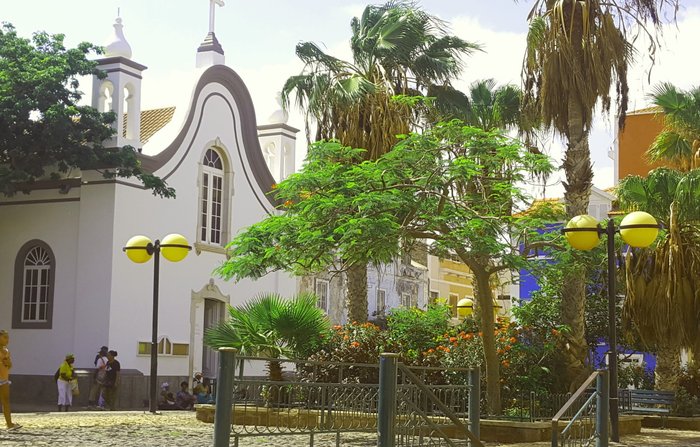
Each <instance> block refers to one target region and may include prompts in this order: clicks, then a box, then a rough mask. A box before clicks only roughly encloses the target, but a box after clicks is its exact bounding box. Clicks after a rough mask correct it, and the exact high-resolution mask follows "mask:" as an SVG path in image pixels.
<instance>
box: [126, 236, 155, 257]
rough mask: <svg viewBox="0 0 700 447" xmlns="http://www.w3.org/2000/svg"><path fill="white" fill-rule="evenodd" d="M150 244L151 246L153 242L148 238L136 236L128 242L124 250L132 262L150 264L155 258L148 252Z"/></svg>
mask: <svg viewBox="0 0 700 447" xmlns="http://www.w3.org/2000/svg"><path fill="white" fill-rule="evenodd" d="M149 244H151V240H150V239H149V238H147V237H146V236H134V237H132V238H131V239H129V240H128V241H127V242H126V246H124V248H123V250H124V251H125V252H126V256H127V257H128V258H129V259H130V260H131V261H132V262H135V263H137V264H143V263H144V262H148V261H149V260H150V259H151V257H152V256H153V254H152V253H149V252H148V249H147V247H148V245H149Z"/></svg>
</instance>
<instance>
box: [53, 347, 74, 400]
mask: <svg viewBox="0 0 700 447" xmlns="http://www.w3.org/2000/svg"><path fill="white" fill-rule="evenodd" d="M73 363H75V356H74V355H73V354H67V355H66V359H65V360H64V361H63V363H61V366H60V367H59V368H58V371H57V373H58V380H56V386H57V388H58V411H62V409H64V408H65V411H68V409H69V408H70V406H71V405H72V404H73V387H72V386H71V382H72V381H73V379H75V368H74V367H73Z"/></svg>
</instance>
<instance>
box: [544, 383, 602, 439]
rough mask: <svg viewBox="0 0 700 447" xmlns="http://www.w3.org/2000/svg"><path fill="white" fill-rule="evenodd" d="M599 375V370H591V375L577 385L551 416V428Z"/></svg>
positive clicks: (555, 425) (553, 427) (554, 426)
mask: <svg viewBox="0 0 700 447" xmlns="http://www.w3.org/2000/svg"><path fill="white" fill-rule="evenodd" d="M599 375H600V371H593V372H592V373H591V375H590V376H588V378H587V379H586V381H585V382H583V384H582V385H581V386H580V387H578V389H577V390H576V392H575V393H574V394H572V395H571V397H570V398H569V400H567V401H566V403H565V404H564V406H563V407H561V410H559V411H558V412H557V414H555V415H554V417H553V418H552V430H554V429H555V428H556V427H557V424H558V423H559V420H560V419H561V418H562V416H564V414H566V412H567V411H568V410H569V408H570V407H571V406H573V405H574V403H575V402H576V400H578V398H580V397H581V396H582V395H583V393H584V392H585V391H586V390H587V389H588V388H590V385H591V383H592V382H593V381H594V380H595V379H596V378H597V377H598V376H599Z"/></svg>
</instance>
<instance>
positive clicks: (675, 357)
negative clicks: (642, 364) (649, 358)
mask: <svg viewBox="0 0 700 447" xmlns="http://www.w3.org/2000/svg"><path fill="white" fill-rule="evenodd" d="M660 348H661V349H659V350H658V351H657V354H656V369H655V370H654V376H655V386H654V388H656V389H657V390H665V391H676V390H677V389H678V379H679V378H680V375H681V355H680V348H679V347H678V346H661V347H660Z"/></svg>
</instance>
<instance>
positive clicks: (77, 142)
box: [0, 23, 175, 197]
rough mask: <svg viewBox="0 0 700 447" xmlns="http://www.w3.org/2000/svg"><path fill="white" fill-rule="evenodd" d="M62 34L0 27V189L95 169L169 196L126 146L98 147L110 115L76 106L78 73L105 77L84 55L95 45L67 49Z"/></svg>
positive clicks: (109, 132)
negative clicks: (21, 33)
mask: <svg viewBox="0 0 700 447" xmlns="http://www.w3.org/2000/svg"><path fill="white" fill-rule="evenodd" d="M63 39H64V36H63V35H62V34H56V35H49V34H46V33H44V32H38V33H34V35H33V37H32V39H31V40H30V39H25V38H22V37H19V36H18V35H17V32H16V31H15V28H14V27H13V26H12V25H10V24H7V23H5V24H3V25H2V28H0V191H2V192H3V193H4V194H7V195H11V194H13V193H15V192H16V191H18V190H22V189H28V188H29V187H30V186H31V184H32V183H34V182H36V181H37V180H41V179H44V178H50V179H54V180H56V179H60V178H61V177H64V176H66V175H68V174H69V173H71V172H72V171H75V170H86V169H97V170H101V171H102V172H103V174H104V175H105V177H107V178H113V177H115V176H117V177H136V178H138V179H139V180H140V181H141V182H143V184H144V185H145V186H146V187H147V188H150V189H152V190H153V193H154V194H157V195H160V196H163V197H173V196H174V195H175V191H174V190H173V189H172V188H168V187H167V186H166V184H165V182H164V181H163V180H161V179H160V178H158V177H156V176H153V175H152V174H149V173H147V172H145V171H144V170H143V169H142V168H141V165H140V162H139V160H138V158H137V154H136V151H134V149H133V148H131V147H128V146H126V147H122V148H110V149H106V148H104V147H103V145H102V144H103V142H104V141H105V140H107V139H108V138H110V137H111V136H112V135H113V134H114V132H115V131H114V129H113V128H112V127H111V126H110V125H111V124H112V123H113V122H114V120H115V116H114V114H113V113H101V112H99V111H97V110H95V109H94V108H92V107H88V106H82V105H78V103H79V102H80V99H81V98H82V93H81V92H80V91H79V90H78V87H79V86H78V79H77V78H78V76H86V75H97V76H99V77H104V74H103V73H101V72H99V71H98V70H97V68H96V65H97V63H96V62H94V61H90V60H88V59H87V55H88V54H91V53H92V54H99V53H100V51H101V50H100V48H99V47H96V46H94V45H92V44H90V43H85V42H83V43H81V44H79V45H78V46H77V47H76V48H71V49H66V48H65V46H64V44H63Z"/></svg>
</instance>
